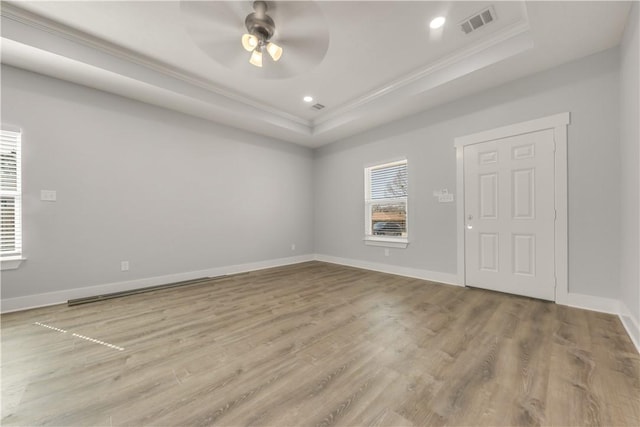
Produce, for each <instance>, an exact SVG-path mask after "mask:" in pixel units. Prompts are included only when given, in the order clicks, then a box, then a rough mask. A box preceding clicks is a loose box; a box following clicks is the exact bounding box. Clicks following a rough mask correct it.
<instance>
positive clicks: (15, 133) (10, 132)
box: [0, 125, 25, 270]
mask: <svg viewBox="0 0 640 427" xmlns="http://www.w3.org/2000/svg"><path fill="white" fill-rule="evenodd" d="M0 131H1V132H2V134H3V136H7V137H10V138H14V139H15V141H16V142H15V146H16V165H15V167H16V190H15V191H10V190H6V189H4V190H2V189H0V192H1V195H2V197H13V200H14V242H15V250H14V251H12V252H10V253H3V252H0V270H13V269H16V268H18V267H20V264H21V263H22V261H24V260H25V258H24V257H23V249H24V248H23V238H22V237H23V234H22V136H23V133H22V131H21V130H20V129H15V128H11V127H8V126H4V125H2V126H1V127H0Z"/></svg>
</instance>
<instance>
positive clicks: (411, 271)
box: [315, 254, 463, 286]
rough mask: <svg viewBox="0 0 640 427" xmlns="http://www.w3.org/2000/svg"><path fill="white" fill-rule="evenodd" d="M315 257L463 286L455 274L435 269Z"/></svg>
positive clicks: (323, 260)
mask: <svg viewBox="0 0 640 427" xmlns="http://www.w3.org/2000/svg"><path fill="white" fill-rule="evenodd" d="M315 259H316V260H317V261H322V262H328V263H331V264H340V265H346V266H349V267H356V268H363V269H365V270H372V271H379V272H382V273H389V274H397V275H398V276H406V277H413V278H416V279H423V280H429V281H432V282H438V283H445V284H447V285H456V286H463V285H462V284H461V283H460V282H459V280H458V275H457V274H451V273H441V272H437V271H429V270H422V269H419V268H411V267H401V266H398V265H391V264H381V263H377V262H370V261H363V260H359V259H350V258H341V257H334V256H329V255H322V254H316V256H315Z"/></svg>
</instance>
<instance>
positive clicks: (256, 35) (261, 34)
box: [241, 1, 282, 67]
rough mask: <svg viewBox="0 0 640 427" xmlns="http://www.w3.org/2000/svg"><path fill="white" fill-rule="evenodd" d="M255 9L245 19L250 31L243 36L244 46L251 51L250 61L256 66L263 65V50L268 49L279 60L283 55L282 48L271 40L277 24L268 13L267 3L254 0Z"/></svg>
mask: <svg viewBox="0 0 640 427" xmlns="http://www.w3.org/2000/svg"><path fill="white" fill-rule="evenodd" d="M253 9H254V10H255V12H252V13H250V14H249V15H247V18H246V19H245V21H244V24H245V26H246V27H247V31H248V33H245V34H244V35H243V36H242V39H241V40H242V47H244V48H245V50H247V51H248V52H251V58H249V63H250V64H251V65H255V66H256V67H262V51H263V50H266V51H267V52H268V53H269V55H270V56H271V58H272V59H273V60H274V61H276V62H277V61H278V60H279V59H280V57H281V56H282V48H281V47H280V46H278V45H277V44H275V43H273V42H272V41H270V40H271V37H273V33H274V32H275V30H276V24H275V23H274V22H273V19H271V17H270V16H269V15H267V3H266V2H264V1H254V2H253Z"/></svg>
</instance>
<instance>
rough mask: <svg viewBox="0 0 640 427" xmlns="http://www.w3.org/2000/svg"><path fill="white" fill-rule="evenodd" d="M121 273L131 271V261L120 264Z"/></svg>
mask: <svg viewBox="0 0 640 427" xmlns="http://www.w3.org/2000/svg"><path fill="white" fill-rule="evenodd" d="M120 271H129V261H122V262H120Z"/></svg>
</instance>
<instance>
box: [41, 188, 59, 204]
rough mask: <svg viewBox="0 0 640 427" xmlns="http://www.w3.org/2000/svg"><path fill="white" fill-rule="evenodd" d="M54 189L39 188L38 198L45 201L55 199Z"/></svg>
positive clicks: (53, 200)
mask: <svg viewBox="0 0 640 427" xmlns="http://www.w3.org/2000/svg"><path fill="white" fill-rule="evenodd" d="M56 197H57V195H56V190H40V200H42V201H45V202H55V201H56Z"/></svg>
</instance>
